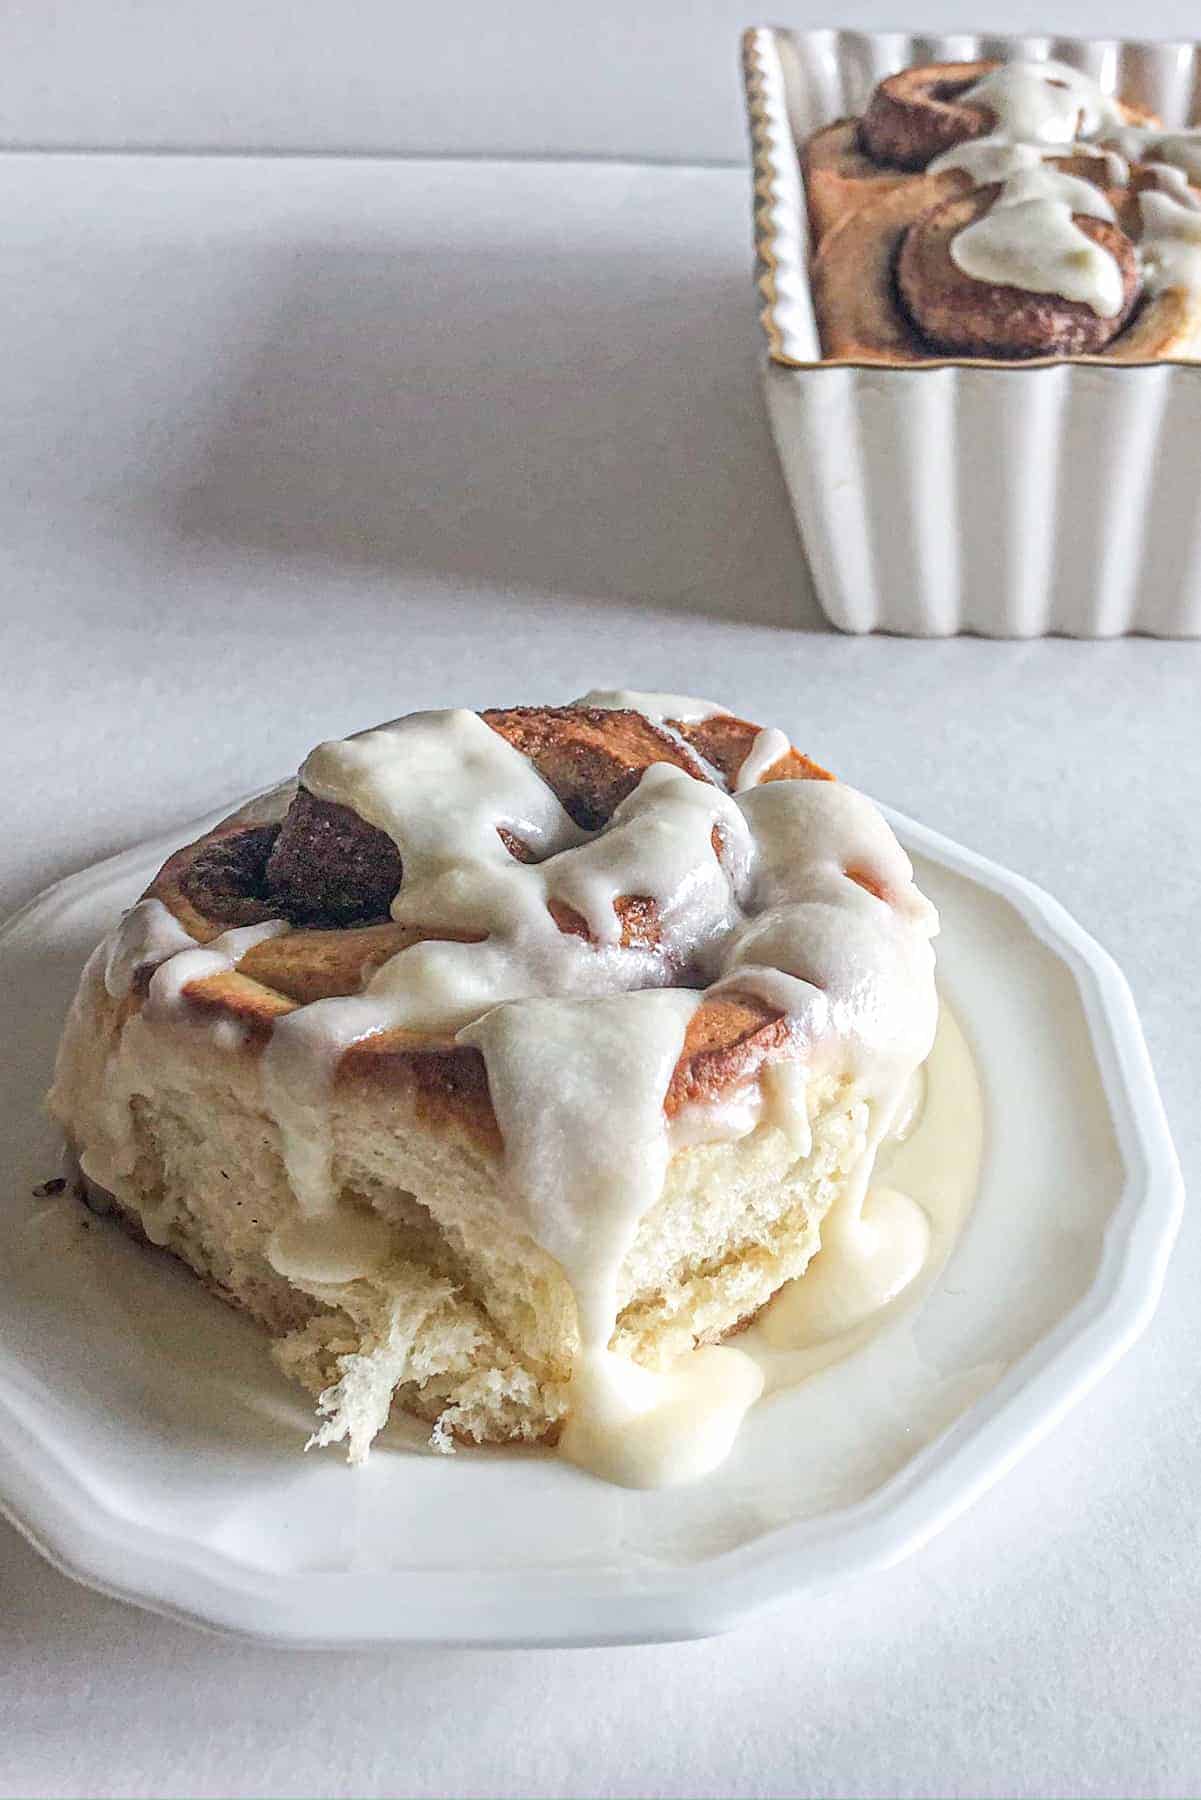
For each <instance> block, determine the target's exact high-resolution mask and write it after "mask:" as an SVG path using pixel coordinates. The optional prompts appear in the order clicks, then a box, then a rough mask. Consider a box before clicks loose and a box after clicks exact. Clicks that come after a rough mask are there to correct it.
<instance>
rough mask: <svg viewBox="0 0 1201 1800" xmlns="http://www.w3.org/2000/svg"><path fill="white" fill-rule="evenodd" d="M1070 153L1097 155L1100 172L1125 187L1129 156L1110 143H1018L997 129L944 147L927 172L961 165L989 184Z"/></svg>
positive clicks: (974, 181)
mask: <svg viewBox="0 0 1201 1800" xmlns="http://www.w3.org/2000/svg"><path fill="white" fill-rule="evenodd" d="M1068 156H1080V157H1084V156H1087V157H1091V158H1093V159H1095V161H1096V163H1097V172H1098V175H1099V176H1100V177H1102V178H1103V179H1104V180H1106V181H1108V182H1110V183H1111V184H1112V185H1113V186H1115V187H1121V186H1122V185H1124V184H1125V182H1127V181H1128V180H1129V178H1130V169H1129V166H1128V164H1127V163H1126V160H1125V158H1124V157H1122V156H1120V155H1119V154H1118V153H1117V151H1116V150H1111V149H1109V148H1108V147H1104V148H1103V147H1102V146H1101V145H1099V144H1082V143H1075V144H1018V143H1015V142H1014V141H1013V139H1012V138H1008V137H1005V136H1003V135H1001V134H1000V133H996V132H994V133H992V134H991V135H990V136H989V137H982V138H968V139H967V141H966V142H965V143H962V144H956V145H954V146H953V148H951V149H950V150H944V151H943V153H942V155H941V156H936V157H935V158H934V161H933V162H931V163H928V164H927V165H926V173H927V175H942V174H944V173H945V172H946V171H947V170H948V169H960V170H962V171H963V173H964V174H965V175H968V176H970V178H971V183H972V186H973V187H988V186H990V185H991V184H992V183H993V182H994V181H1008V180H1009V178H1010V176H1011V175H1018V174H1020V173H1022V172H1023V171H1024V170H1026V169H1037V168H1041V167H1042V165H1043V164H1044V163H1045V162H1048V161H1050V160H1052V159H1054V158H1056V157H1059V158H1063V157H1068Z"/></svg>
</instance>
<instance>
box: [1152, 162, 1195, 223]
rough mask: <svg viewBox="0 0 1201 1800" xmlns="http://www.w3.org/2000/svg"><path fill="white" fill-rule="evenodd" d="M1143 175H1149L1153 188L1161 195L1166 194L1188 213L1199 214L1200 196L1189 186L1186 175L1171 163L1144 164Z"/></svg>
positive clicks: (1184, 171) (1185, 172)
mask: <svg viewBox="0 0 1201 1800" xmlns="http://www.w3.org/2000/svg"><path fill="white" fill-rule="evenodd" d="M1143 167H1144V173H1145V174H1147V175H1150V176H1151V178H1152V182H1153V184H1154V188H1155V189H1156V190H1158V192H1159V193H1161V194H1167V196H1168V197H1169V199H1171V200H1175V201H1176V202H1177V204H1178V205H1179V206H1185V207H1187V208H1188V209H1189V211H1190V212H1201V194H1198V192H1197V190H1196V188H1194V187H1192V186H1190V184H1189V177H1188V173H1187V171H1186V170H1184V169H1177V168H1175V167H1173V165H1172V164H1171V163H1158V162H1152V163H1145V164H1144V165H1143Z"/></svg>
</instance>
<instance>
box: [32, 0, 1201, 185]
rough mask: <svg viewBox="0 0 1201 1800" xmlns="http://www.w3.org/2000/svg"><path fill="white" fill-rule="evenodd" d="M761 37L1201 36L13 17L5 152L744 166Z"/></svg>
mask: <svg viewBox="0 0 1201 1800" xmlns="http://www.w3.org/2000/svg"><path fill="white" fill-rule="evenodd" d="M752 24H781V25H789V26H793V27H795V28H797V29H803V28H812V27H813V26H818V25H831V24H838V25H843V26H865V27H868V28H872V27H874V28H876V29H879V28H881V27H884V28H886V29H891V28H894V27H901V26H906V25H908V26H910V27H913V26H920V27H921V29H923V30H926V31H961V30H963V29H964V27H965V26H967V27H970V28H972V29H976V30H987V29H989V28H990V27H992V28H1003V29H1004V30H1006V31H1014V32H1022V31H1025V32H1032V31H1048V30H1053V31H1058V32H1065V33H1072V32H1075V33H1083V32H1087V33H1089V34H1090V35H1091V36H1093V37H1103V36H1106V35H1109V36H1120V35H1122V34H1124V33H1127V34H1128V33H1129V32H1130V31H1131V30H1137V31H1138V32H1139V33H1140V34H1141V35H1142V36H1144V37H1161V38H1184V37H1189V36H1196V35H1197V31H1196V26H1197V14H1196V8H1195V6H1192V5H1190V4H1188V0H1144V3H1143V4H1142V5H1141V6H1139V7H1138V8H1137V11H1134V10H1132V8H1131V6H1130V4H1129V0H1093V3H1092V4H1089V0H1056V4H1055V5H1054V7H1052V8H1050V9H1049V8H1048V6H1047V4H1046V0H1006V4H1005V5H1004V6H1002V5H1001V4H1000V3H999V0H993V3H992V6H991V9H989V10H988V11H987V13H986V16H980V15H978V14H977V13H975V12H972V13H969V15H968V16H967V17H966V18H965V17H964V8H963V4H962V0H923V4H922V6H921V7H920V8H919V9H916V12H911V13H909V14H906V13H905V10H904V9H903V8H899V7H898V8H896V9H895V10H890V9H888V8H885V7H883V6H882V5H881V0H840V4H839V5H838V6H834V5H832V4H831V3H830V0H790V4H788V5H777V4H762V5H756V4H754V0H655V4H653V5H647V4H646V0H606V4H605V5H604V6H603V7H599V8H598V7H595V6H589V5H585V4H584V0H519V4H516V5H507V6H506V5H498V4H497V3H496V0H447V3H446V4H444V5H439V6H430V5H421V4H418V3H417V0H342V3H341V4H337V5H335V4H333V3H332V0H323V3H320V4H316V3H312V4H308V5H297V4H296V0H253V4H249V5H248V4H247V3H246V0H154V3H153V4H147V0H84V3H83V4H76V5H74V6H70V5H65V4H51V3H50V0H9V4H8V5H7V6H5V7H4V8H3V9H0V143H5V144H40V145H50V144H56V145H71V146H77V147H91V146H97V145H102V146H108V147H115V146H118V145H136V146H139V147H142V148H157V147H160V146H163V145H173V146H176V147H182V148H203V147H213V148H224V149H257V150H262V149H293V150H294V149H318V150H374V151H395V150H400V151H408V152H417V153H422V154H426V153H429V152H431V151H433V152H441V153H443V154H450V155H464V154H466V155H474V154H480V153H483V154H489V153H491V154H507V155H519V156H524V155H534V156H542V155H563V154H568V155H592V156H623V157H662V158H666V159H668V160H676V161H683V160H689V159H692V160H701V159H708V158H713V159H717V160H721V161H726V162H740V161H741V160H742V158H743V155H744V152H745V141H746V138H745V131H744V128H743V124H742V114H741V107H740V104H739V96H738V81H737V74H736V61H735V59H736V55H737V43H738V34H739V31H740V30H741V29H742V27H743V26H744V25H752Z"/></svg>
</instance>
